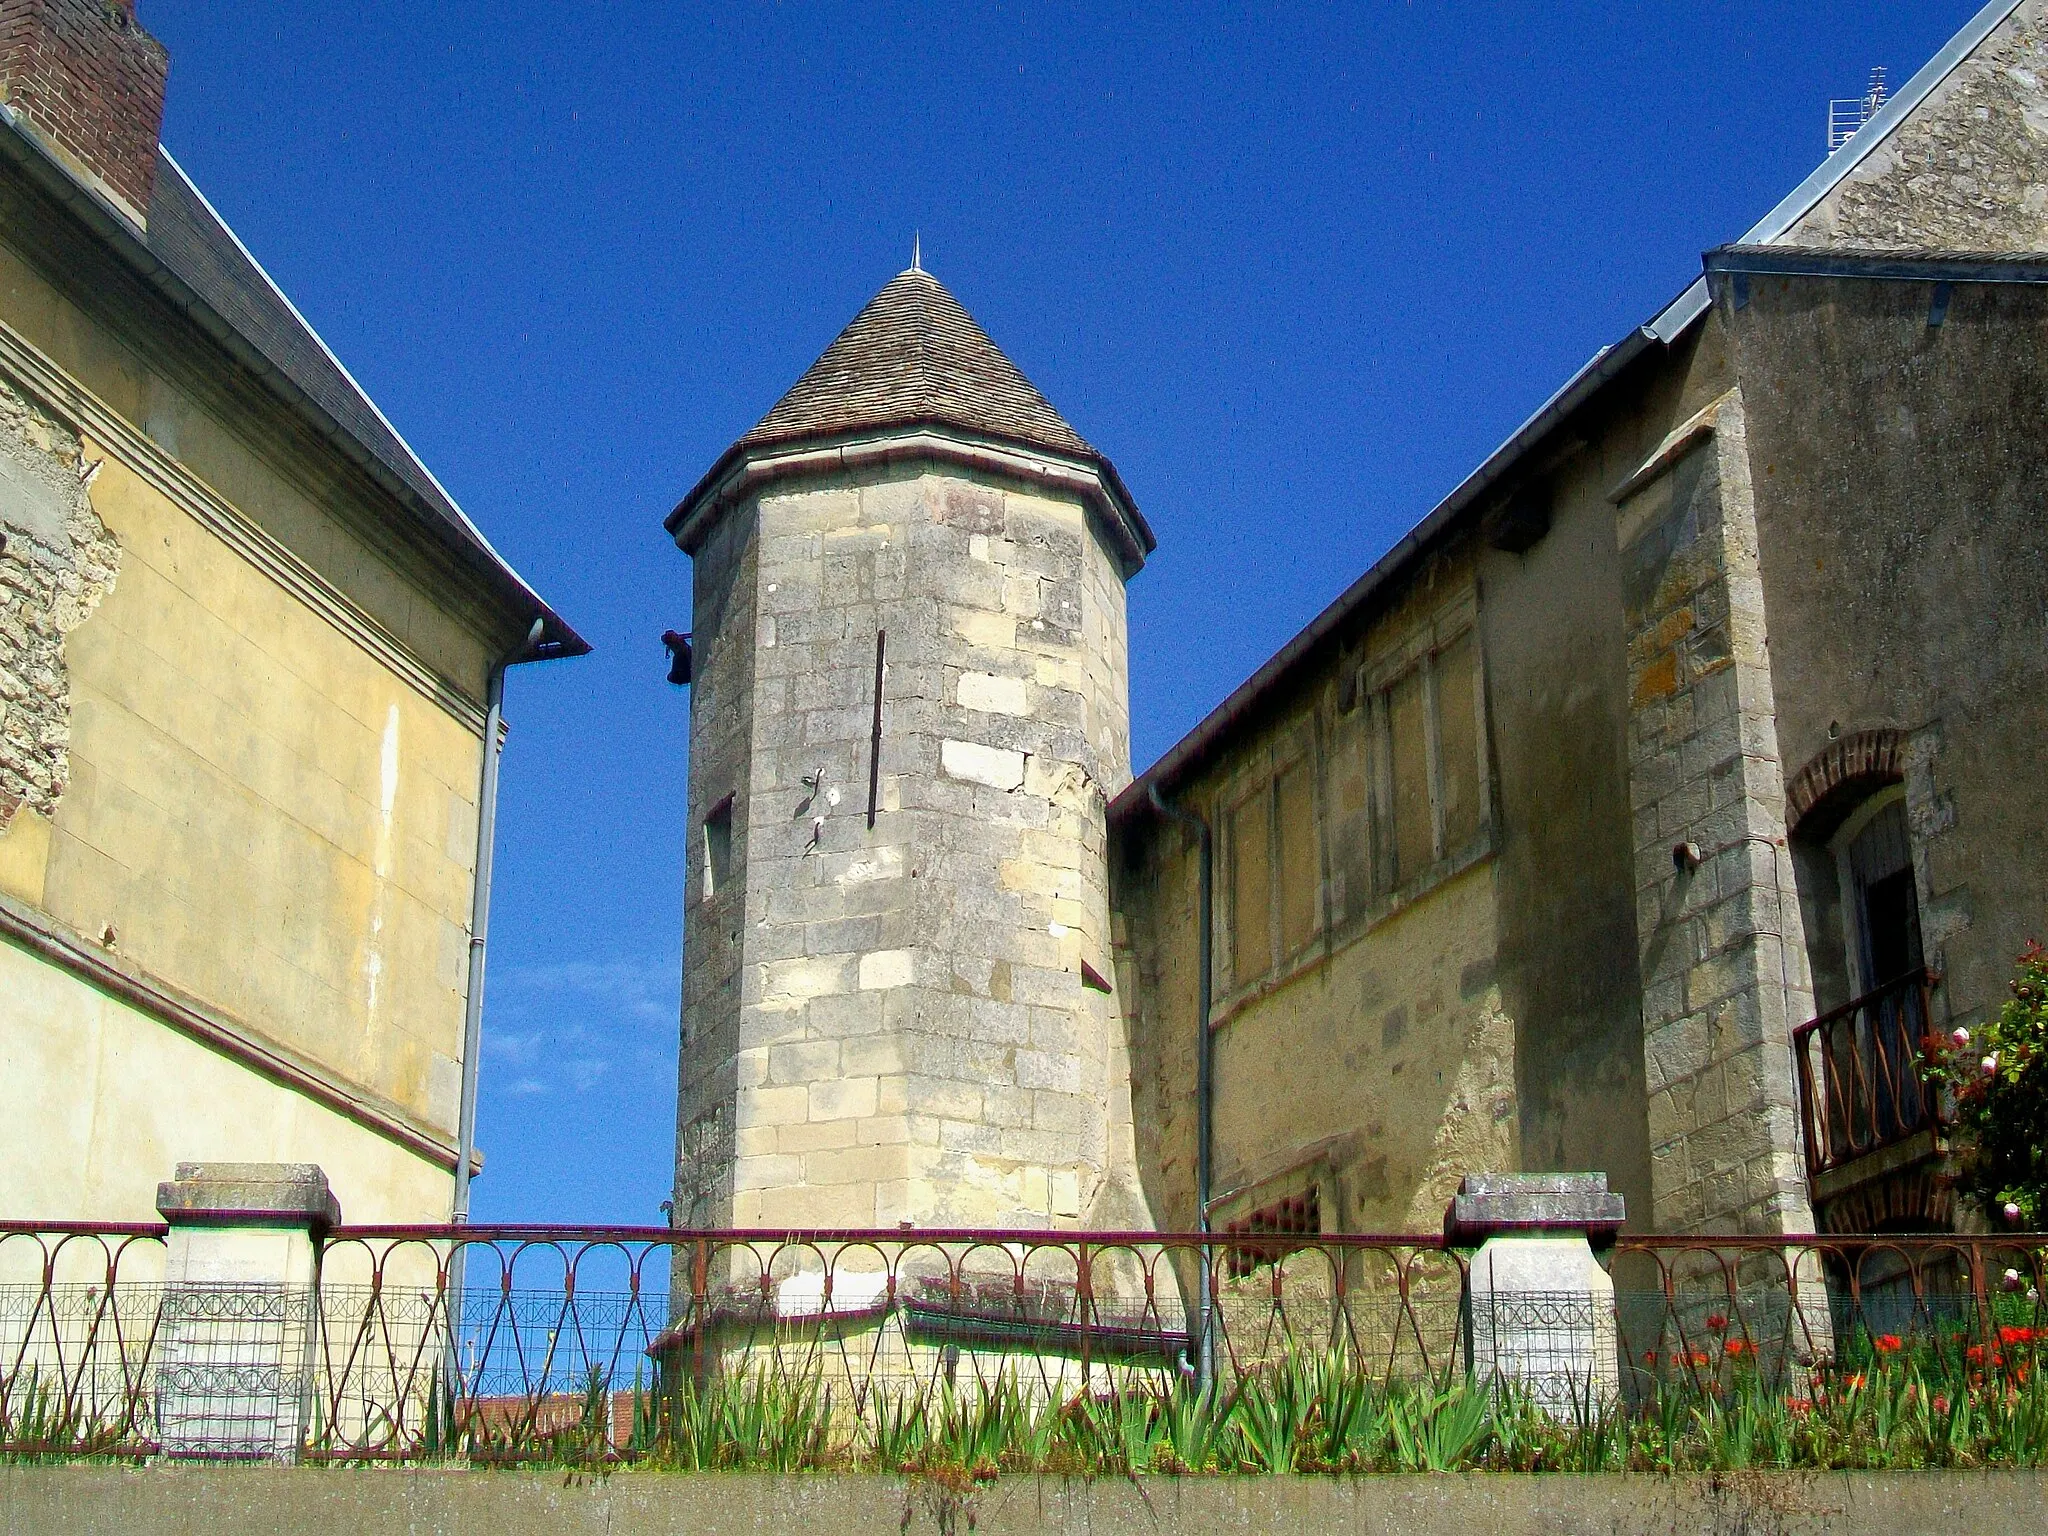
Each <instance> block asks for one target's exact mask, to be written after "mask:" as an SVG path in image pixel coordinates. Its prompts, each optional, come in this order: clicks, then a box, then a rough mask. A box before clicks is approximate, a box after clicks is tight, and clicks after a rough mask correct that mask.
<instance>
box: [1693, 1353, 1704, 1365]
mask: <svg viewBox="0 0 2048 1536" xmlns="http://www.w3.org/2000/svg"><path fill="white" fill-rule="evenodd" d="M1691 1362H1692V1364H1694V1365H1705V1364H1706V1363H1707V1352H1706V1351H1705V1350H1704V1349H1696V1350H1694V1351H1693V1352H1692V1356H1691Z"/></svg>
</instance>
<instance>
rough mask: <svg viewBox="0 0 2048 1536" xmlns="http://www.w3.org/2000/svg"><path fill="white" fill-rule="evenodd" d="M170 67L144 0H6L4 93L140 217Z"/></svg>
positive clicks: (1, 37)
mask: <svg viewBox="0 0 2048 1536" xmlns="http://www.w3.org/2000/svg"><path fill="white" fill-rule="evenodd" d="M170 67H171V59H170V55H169V54H167V53H166V52H165V51H164V46H163V44H162V43H159V42H158V41H157V40H156V39H155V38H153V37H151V36H150V35H149V34H148V33H147V32H145V31H143V30H142V27H141V25H140V23H138V22H137V21H136V19H135V0H0V103H5V104H6V106H7V108H8V109H9V111H10V113H11V114H12V115H13V117H14V120H15V122H16V123H18V124H20V125H22V126H24V127H26V128H27V129H28V130H29V131H30V132H31V133H32V134H33V135H34V136H35V138H36V139H37V140H38V141H39V142H40V143H41V144H42V145H43V146H44V147H45V148H46V149H48V150H49V151H50V153H51V154H52V155H54V156H55V157H56V158H57V159H58V160H59V161H61V162H62V163H63V165H64V167H65V168H66V169H67V170H69V171H70V172H71V173H72V174H73V175H74V176H76V177H77V178H78V179H79V180H80V181H82V182H83V183H85V185H86V186H88V187H90V188H91V189H92V190H93V191H95V192H97V193H99V194H100V196H102V197H104V198H105V199H106V200H107V201H108V202H110V203H112V204H113V205H114V206H115V207H116V208H118V209H119V210H120V211H121V212H122V213H124V214H126V215H127V216H128V218H129V219H130V220H132V221H133V222H134V223H135V224H136V225H137V226H138V227H140V226H143V225H145V224H146V223H147V222H148V212H149V192H150V188H151V186H152V185H154V183H155V181H156V145H157V132H158V130H159V129H160V128H161V127H162V126H163V117H164V77H165V76H166V75H167V74H169V72H170Z"/></svg>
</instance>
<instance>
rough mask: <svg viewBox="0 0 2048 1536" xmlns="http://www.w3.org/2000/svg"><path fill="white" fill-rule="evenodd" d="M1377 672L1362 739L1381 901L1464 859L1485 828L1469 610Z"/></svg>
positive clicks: (1476, 666) (1480, 693)
mask: <svg viewBox="0 0 2048 1536" xmlns="http://www.w3.org/2000/svg"><path fill="white" fill-rule="evenodd" d="M1447 630H1448V633H1446V631H1447ZM1432 639H1433V640H1434V643H1432ZM1377 674H1378V677H1377V682H1376V683H1375V685H1374V687H1373V688H1372V689H1371V690H1368V691H1367V693H1366V697H1368V698H1369V699H1370V701H1371V710H1370V715H1369V718H1368V723H1367V726H1366V733H1367V741H1368V744H1369V749H1370V751H1369V755H1370V757H1371V759H1372V764H1373V767H1372V770H1371V773H1370V775H1369V777H1370V778H1371V779H1372V781H1373V782H1374V784H1375V786H1376V791H1375V796H1374V803H1375V807H1376V810H1375V815H1376V818H1377V821H1378V831H1377V836H1375V837H1374V839H1373V844H1374V847H1375V860H1376V864H1377V868H1376V870H1375V877H1374V880H1373V885H1374V887H1375V889H1376V890H1377V891H1379V892H1380V893H1381V894H1383V895H1384V894H1390V893H1392V892H1395V891H1400V890H1403V889H1405V888H1407V887H1408V886H1410V885H1412V884H1413V883H1414V882H1415V881H1416V880H1418V879H1421V878H1422V877H1423V876H1424V875H1426V874H1427V873H1428V872H1429V871H1430V870H1431V869H1433V868H1435V867H1436V866H1438V865H1439V864H1442V863H1444V862H1445V861H1446V860H1453V859H1457V858H1459V857H1461V856H1463V855H1466V854H1468V853H1470V852H1471V851H1472V850H1473V849H1475V848H1476V847H1478V846H1480V845H1481V843H1482V840H1483V839H1484V838H1485V836H1486V835H1487V833H1488V831H1489V829H1490V826H1491V822H1492V804H1491V792H1490V787H1489V777H1488V772H1487V759H1486V722H1485V716H1484V707H1485V706H1484V697H1485V691H1484V687H1483V684H1482V673H1481V669H1480V658H1479V641H1478V635H1477V632H1476V631H1475V630H1474V629H1473V628H1472V627H1471V619H1470V616H1469V610H1467V614H1466V616H1465V617H1464V619H1463V620H1462V627H1453V626H1450V625H1445V624H1441V623H1440V624H1439V625H1438V626H1436V628H1435V630H1434V632H1432V631H1429V630H1425V631H1424V633H1423V634H1422V635H1421V636H1419V637H1418V638H1417V639H1416V640H1415V641H1414V642H1413V643H1411V644H1410V645H1409V646H1408V647H1405V648H1404V649H1403V650H1401V651H1400V652H1399V653H1397V656H1396V657H1395V658H1393V659H1391V660H1390V662H1388V663H1383V664H1382V665H1381V666H1380V667H1379V668H1378V669H1377Z"/></svg>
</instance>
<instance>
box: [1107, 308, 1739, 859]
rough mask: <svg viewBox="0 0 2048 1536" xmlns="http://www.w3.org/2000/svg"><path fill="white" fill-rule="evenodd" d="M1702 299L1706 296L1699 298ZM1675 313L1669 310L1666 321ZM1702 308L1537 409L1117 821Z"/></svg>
mask: <svg viewBox="0 0 2048 1536" xmlns="http://www.w3.org/2000/svg"><path fill="white" fill-rule="evenodd" d="M1702 297H1704V289H1703V290H1702ZM1676 308H1678V304H1677V302H1674V304H1672V305H1670V306H1667V308H1666V310H1665V311H1664V313H1666V314H1668V313H1670V312H1671V311H1672V310H1673V309H1676ZM1705 308H1706V306H1705V304H1704V303H1702V304H1701V305H1700V306H1699V308H1698V310H1696V311H1694V312H1693V313H1692V315H1691V316H1689V317H1688V318H1687V319H1686V320H1685V321H1684V323H1683V324H1681V325H1680V326H1679V327H1678V328H1677V329H1676V330H1675V331H1673V333H1672V334H1671V335H1669V336H1664V335H1660V334H1658V332H1657V331H1656V330H1655V329H1654V328H1653V326H1651V325H1644V326H1639V327H1637V328H1636V329H1635V330H1633V331H1630V332H1629V333H1628V334H1627V335H1626V336H1624V337H1622V338H1621V340H1619V341H1618V342H1616V343H1614V344H1613V345H1612V346H1607V347H1602V348H1601V349H1600V350H1599V351H1598V352H1596V353H1594V354H1593V357H1592V358H1591V360H1590V361H1588V362H1587V363H1586V365H1585V366H1584V367H1583V368H1581V369H1579V371H1578V372H1577V373H1575V374H1573V375H1572V377H1571V378H1570V379H1568V380H1566V381H1565V383H1564V385H1563V387H1562V388H1560V389H1558V390H1557V391H1556V393H1554V394H1553V395H1551V397H1550V398H1549V399H1548V400H1546V401H1544V402H1543V404H1542V405H1541V406H1539V407H1537V409H1536V411H1535V413H1534V414H1533V415H1531V416H1530V417H1529V419H1528V420H1527V421H1525V422H1523V423H1522V425H1521V426H1519V427H1517V428H1516V429H1515V431H1514V432H1513V433H1512V434H1510V436H1509V437H1508V439H1507V441H1506V442H1504V443H1502V444H1501V445H1500V446H1499V447H1498V448H1496V449H1494V451H1493V452H1492V453H1490V454H1488V455H1487V457H1486V459H1485V460H1484V462H1482V463H1481V464H1480V466H1479V467H1478V468H1477V469H1475V470H1474V471H1473V472H1472V473H1471V474H1469V475H1467V476H1466V477H1465V479H1464V480H1463V481H1462V482H1461V483H1460V484H1459V485H1458V487H1457V489H1455V490H1454V491H1452V492H1451V494H1450V495H1448V496H1446V497H1445V498H1444V499H1443V500H1442V501H1440V502H1438V503H1437V505H1436V506H1435V508H1433V509H1432V510H1431V511H1430V513H1429V515H1428V516H1426V517H1424V518H1423V519H1422V521H1421V522H1419V523H1417V524H1416V525H1415V526H1414V527H1413V528H1411V529H1410V530H1409V531H1408V532H1407V533H1406V534H1405V535H1403V536H1402V538H1401V539H1400V540H1399V541H1398V542H1397V543H1396V544H1395V545H1394V546H1393V548H1391V549H1389V550H1388V551H1387V552H1386V553H1385V554H1384V555H1382V556H1380V558H1379V559H1378V560H1376V561H1374V562H1373V564H1372V566H1371V568H1370V569H1369V570H1367V571H1366V573H1365V574H1364V575H1363V576H1360V577H1359V578H1358V580H1356V581H1354V582H1353V583H1352V584H1351V585H1350V586H1349V587H1347V588H1345V590H1344V591H1343V593H1342V594H1340V595H1339V596H1338V598H1337V599H1336V601H1334V602H1332V603H1331V604H1330V605H1329V606H1328V607H1327V608H1325V609H1324V610H1323V611H1322V612H1321V613H1319V614H1317V615H1316V617H1315V618H1314V619H1312V620H1310V622H1309V624H1308V627H1307V628H1305V629H1303V630H1302V631H1301V632H1300V633H1299V634H1297V635H1296V636H1295V637H1294V638H1293V639H1292V640H1289V641H1288V642H1287V644H1285V645H1284V646H1282V647H1281V648H1280V649H1279V650H1278V651H1277V652H1275V653H1274V655H1273V656H1272V657H1271V658H1269V659H1268V660H1267V662H1266V663H1265V665H1263V666H1261V667H1260V668H1259V669H1258V671H1256V672H1254V673H1253V674H1252V675H1251V676H1250V677H1248V678H1246V679H1245V681H1244V682H1243V683H1241V684H1239V685H1238V687H1237V688H1236V690H1235V691H1233V692H1232V693H1231V695H1230V696H1229V697H1228V698H1226V699H1225V700H1224V701H1223V702H1222V703H1221V704H1219V705H1217V706H1216V708H1215V709H1213V710H1211V711H1210V712H1209V714H1208V716H1207V718H1205V719H1204V720H1203V721H1202V722H1201V724H1199V725H1197V726H1196V727H1195V728H1194V729H1193V730H1192V731H1190V732H1189V733H1188V734H1187V735H1185V736H1183V737H1182V738H1181V739H1180V740H1179V741H1178V742H1176V743H1175V744H1174V745H1173V746H1172V747H1170V748H1169V749H1168V750H1167V751H1166V753H1165V755H1164V756H1162V757H1161V758H1160V759H1159V760H1158V761H1157V762H1155V763H1154V764H1153V765H1152V766H1151V767H1150V768H1147V769H1146V770H1145V771H1144V773H1142V774H1140V775H1139V776H1138V777H1137V778H1136V779H1135V780H1134V781H1132V783H1131V784H1130V785H1129V786H1128V787H1126V788H1125V789H1124V791H1123V792H1122V793H1121V794H1119V795H1118V796H1117V797H1116V799H1115V800H1114V801H1112V802H1111V804H1110V808H1109V815H1110V819H1111V820H1112V821H1120V820H1124V819H1126V818H1128V817H1130V816H1131V815H1133V814H1135V813H1137V812H1139V811H1141V810H1144V809H1147V808H1149V806H1150V792H1151V791H1152V790H1153V789H1157V790H1158V791H1159V793H1160V794H1162V795H1164V794H1166V793H1167V792H1168V791H1169V790H1171V789H1173V788H1174V787H1175V786H1177V785H1178V784H1179V783H1180V781H1181V780H1182V779H1184V778H1186V777H1187V776H1188V774H1189V773H1191V772H1192V771H1193V770H1194V769H1195V768H1197V767H1199V766H1200V765H1201V763H1202V762H1203V761H1205V760H1206V759H1207V758H1208V757H1209V755H1210V754H1211V753H1212V752H1213V751H1214V750H1215V749H1216V747H1217V746H1218V745H1219V743H1220V742H1221V739H1222V738H1223V737H1224V736H1225V735H1226V734H1228V732H1229V731H1230V730H1231V728H1232V727H1233V726H1235V725H1236V724H1237V723H1238V722H1239V721H1240V720H1241V719H1243V718H1244V717H1245V716H1246V715H1248V714H1250V713H1251V712H1252V711H1253V710H1254V709H1256V708H1257V707H1258V706H1259V705H1260V703H1261V702H1262V701H1263V700H1264V699H1265V697H1266V695H1267V694H1268V693H1270V692H1271V691H1273V690H1274V689H1276V688H1277V687H1278V686H1279V685H1280V683H1281V682H1282V681H1283V679H1285V678H1286V677H1287V676H1288V674H1290V673H1291V672H1293V671H1294V670H1295V668H1296V667H1298V666H1300V665H1302V664H1303V663H1304V662H1306V661H1307V659H1308V658H1309V657H1310V656H1311V655H1313V654H1314V653H1315V652H1317V651H1319V650H1320V649H1322V647H1323V646H1324V645H1325V644H1326V643H1328V642H1330V641H1331V639H1332V638H1333V637H1334V636H1335V635H1336V634H1337V633H1338V632H1339V631H1340V630H1341V629H1343V628H1344V627H1345V625H1346V623H1347V622H1348V621H1349V620H1350V618H1351V616H1352V615H1353V614H1355V613H1356V612H1358V611H1359V610H1360V609H1361V608H1363V607H1365V606H1366V604H1367V603H1369V602H1370V601H1371V600H1372V599H1373V597H1374V596H1375V595H1376V594H1378V593H1379V592H1380V591H1381V590H1382V589H1383V588H1385V587H1386V586H1387V585H1388V584H1389V583H1391V582H1392V581H1393V580H1394V579H1395V578H1396V577H1397V576H1399V575H1400V573H1401V572H1402V571H1403V570H1404V569H1405V568H1406V567H1407V566H1408V564H1409V563H1410V562H1411V561H1413V560H1414V559H1415V558H1416V557H1417V556H1419V555H1420V554H1422V553H1423V551H1424V550H1426V549H1428V548H1429V547H1430V546H1432V545H1433V544H1435V543H1437V542H1438V541H1439V540H1440V539H1441V538H1442V537H1443V536H1444V535H1445V534H1446V533H1447V532H1448V531H1449V530H1450V529H1451V528H1452V526H1453V525H1454V524H1456V523H1457V522H1458V521H1459V520H1460V519H1461V518H1462V517H1463V516H1465V515H1466V514H1468V513H1472V512H1474V511H1476V509H1477V507H1478V504H1479V503H1481V502H1482V501H1483V500H1485V498H1486V496H1487V493H1488V492H1490V491H1491V490H1493V489H1494V488H1495V487H1496V486H1498V485H1500V484H1501V482H1502V481H1504V480H1506V479H1508V478H1510V477H1511V476H1512V475H1513V473H1514V472H1515V470H1516V469H1517V468H1519V467H1520V466H1521V465H1522V463H1523V461H1524V460H1525V459H1526V458H1527V457H1529V456H1530V455H1531V454H1532V453H1533V452H1534V450H1536V449H1537V448H1538V447H1539V446H1541V445H1542V444H1543V443H1544V442H1545V441H1546V440H1548V439H1549V438H1550V437H1551V436H1552V435H1553V434H1554V433H1555V432H1556V431H1557V429H1558V428H1559V427H1561V426H1562V425H1563V424H1564V423H1565V422H1566V421H1567V420H1568V419H1569V418H1570V417H1572V416H1573V415H1574V414H1576V413H1577V412H1578V411H1579V410H1581V409H1583V408H1584V407H1585V406H1586V405H1587V404H1589V403H1590V402H1591V401H1592V400H1593V399H1594V398H1595V397H1596V396H1597V395H1598V394H1599V393H1600V392H1601V391H1602V390H1603V389H1604V388H1605V387H1606V386H1607V384H1608V383H1609V382H1611V381H1612V380H1613V379H1614V378H1616V377H1617V376H1618V375H1619V374H1620V373H1621V372H1622V371H1623V370H1624V369H1626V368H1627V367H1628V366H1629V365H1630V364H1631V363H1633V362H1635V361H1636V360H1637V359H1638V358H1640V357H1641V356H1642V355H1643V354H1644V353H1645V352H1647V351H1649V350H1650V349H1651V348H1652V347H1659V346H1669V345H1670V344H1671V343H1672V342H1673V341H1675V340H1677V338H1678V336H1680V335H1682V334H1683V333H1684V331H1685V330H1687V329H1689V328H1690V326H1691V324H1692V322H1693V321H1694V320H1696V319H1697V318H1698V317H1699V315H1700V314H1702V313H1704V312H1705Z"/></svg>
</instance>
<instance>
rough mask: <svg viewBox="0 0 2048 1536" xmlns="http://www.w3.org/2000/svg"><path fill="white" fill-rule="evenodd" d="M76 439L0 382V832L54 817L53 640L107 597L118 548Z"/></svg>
mask: <svg viewBox="0 0 2048 1536" xmlns="http://www.w3.org/2000/svg"><path fill="white" fill-rule="evenodd" d="M93 469H94V465H93V464H92V463H91V462H90V461H88V460H87V459H86V458H85V457H84V455H83V453H82V451H81V446H80V443H79V439H78V435H77V434H76V433H75V432H72V431H71V430H70V429H69V428H67V427H65V426H63V425H62V424H60V423H58V422H57V421H55V420H53V419H51V418H50V417H48V416H46V415H45V414H43V412H41V411H40V410H38V409H37V408H36V407H35V406H33V405H31V404H30V403H29V402H28V401H27V400H25V399H23V398H22V397H21V396H20V395H18V394H16V393H15V392H14V391H13V390H12V389H9V388H8V387H6V386H5V385H4V384H0V832H4V831H6V829H7V826H8V823H9V822H10V821H11V820H12V819H13V817H14V815H15V813H16V812H17V811H18V810H20V809H21V808H22V807H24V806H26V807H27V808H28V809H29V810H31V811H33V812H35V813H36V814H37V815H40V816H45V817H48V816H53V815H55V814H56V810H57V802H58V800H60V799H61V798H62V797H63V794H64V787H65V782H66V780H67V778H68V776H69V772H70V756H71V754H70V746H71V683H70V673H69V670H68V669H67V668H66V666H65V664H64V636H65V635H66V634H67V633H69V632H70V631H71V630H73V629H76V628H77V627H78V626H79V625H80V624H82V623H83V622H84V621H85V619H86V618H87V617H88V616H89V615H90V614H91V613H92V611H93V610H94V609H95V608H97V607H98V606H99V603H100V600H101V599H102V598H103V597H105V596H106V594H107V592H108V591H109V590H111V589H112V587H113V584H114V576H115V573H116V571H117V570H118V569H119V567H120V563H121V546H120V545H119V544H118V543H117V542H116V541H115V539H114V537H113V535H111V534H110V533H108V532H107V529H106V527H105V525H104V524H102V523H101V522H100V520H99V517H98V516H97V515H96V514H95V513H94V512H93V509H92V503H91V502H90V501H89V500H88V499H87V497H86V482H87V481H88V479H89V478H90V477H91V474H92V472H93Z"/></svg>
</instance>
